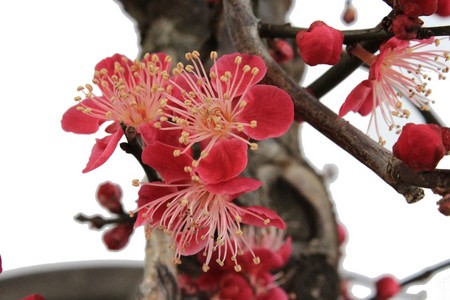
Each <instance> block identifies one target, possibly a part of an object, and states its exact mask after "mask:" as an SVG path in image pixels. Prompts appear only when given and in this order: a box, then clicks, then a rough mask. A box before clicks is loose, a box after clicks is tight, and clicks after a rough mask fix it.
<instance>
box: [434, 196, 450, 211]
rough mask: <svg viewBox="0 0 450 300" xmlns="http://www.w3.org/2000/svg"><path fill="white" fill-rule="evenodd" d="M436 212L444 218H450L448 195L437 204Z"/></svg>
mask: <svg viewBox="0 0 450 300" xmlns="http://www.w3.org/2000/svg"><path fill="white" fill-rule="evenodd" d="M437 205H438V210H439V212H440V213H441V214H443V215H444V216H450V194H447V195H445V196H444V198H442V199H441V200H439V201H438V202H437Z"/></svg>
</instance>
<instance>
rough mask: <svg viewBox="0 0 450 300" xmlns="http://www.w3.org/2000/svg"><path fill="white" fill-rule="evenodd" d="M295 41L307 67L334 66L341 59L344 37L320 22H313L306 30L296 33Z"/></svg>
mask: <svg viewBox="0 0 450 300" xmlns="http://www.w3.org/2000/svg"><path fill="white" fill-rule="evenodd" d="M295 41H296V42H297V46H298V48H299V49H300V53H301V55H302V58H303V60H304V61H305V63H307V64H308V65H310V66H315V65H318V64H327V65H335V64H337V63H338V61H339V59H340V58H341V52H342V45H343V42H344V35H343V34H342V32H341V31H339V30H337V29H334V28H332V27H330V26H328V25H327V24H325V23H324V22H322V21H315V22H313V23H312V24H311V25H310V26H309V28H308V29H307V30H301V31H299V32H297V35H296V37H295Z"/></svg>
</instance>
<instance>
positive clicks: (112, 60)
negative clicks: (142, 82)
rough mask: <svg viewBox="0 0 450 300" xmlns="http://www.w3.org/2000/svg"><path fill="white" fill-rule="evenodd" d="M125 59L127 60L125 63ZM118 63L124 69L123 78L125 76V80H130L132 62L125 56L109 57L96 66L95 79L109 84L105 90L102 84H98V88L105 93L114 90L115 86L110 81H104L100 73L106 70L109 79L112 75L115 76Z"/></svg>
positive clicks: (115, 55)
mask: <svg viewBox="0 0 450 300" xmlns="http://www.w3.org/2000/svg"><path fill="white" fill-rule="evenodd" d="M124 59H126V60H125V61H124ZM116 63H118V64H120V65H121V66H122V67H123V74H122V76H124V78H125V80H128V78H129V77H130V71H129V69H130V67H131V65H132V61H131V60H130V59H128V58H127V57H126V56H125V55H122V54H117V53H116V54H114V55H113V56H110V57H107V58H105V59H102V60H101V61H100V62H99V63H98V64H97V65H96V66H95V71H96V73H95V76H94V77H95V78H96V79H98V80H99V81H100V82H105V83H108V85H109V86H108V87H107V88H105V87H104V86H103V85H102V84H98V85H97V86H98V87H99V88H100V90H101V91H102V92H103V93H104V92H105V91H106V90H108V89H114V86H113V84H112V83H111V82H110V81H109V80H104V81H103V80H102V78H103V76H105V75H103V73H100V71H101V70H102V69H106V70H107V71H108V72H107V75H106V76H108V77H111V76H112V75H114V74H115V73H116V72H115V71H116V68H115V65H116Z"/></svg>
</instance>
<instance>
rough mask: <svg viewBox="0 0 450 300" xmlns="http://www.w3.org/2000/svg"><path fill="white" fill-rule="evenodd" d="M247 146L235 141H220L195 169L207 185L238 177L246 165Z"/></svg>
mask: <svg viewBox="0 0 450 300" xmlns="http://www.w3.org/2000/svg"><path fill="white" fill-rule="evenodd" d="M247 151H248V149H247V144H245V143H243V142H242V141H240V140H237V139H221V140H219V141H218V142H216V143H215V144H214V146H213V148H212V149H211V151H210V152H209V154H208V156H207V157H205V158H204V159H202V160H201V161H200V164H199V166H198V168H197V171H198V174H199V176H200V178H201V179H202V180H203V181H204V182H205V183H207V184H213V183H218V182H220V181H226V180H229V179H231V178H233V177H236V176H238V175H239V174H240V173H241V172H242V171H243V170H244V169H245V167H246V165H247Z"/></svg>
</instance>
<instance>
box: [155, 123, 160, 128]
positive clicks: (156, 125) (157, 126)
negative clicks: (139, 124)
mask: <svg viewBox="0 0 450 300" xmlns="http://www.w3.org/2000/svg"><path fill="white" fill-rule="evenodd" d="M153 127H155V128H161V123H160V122H155V123H153Z"/></svg>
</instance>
